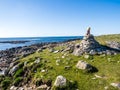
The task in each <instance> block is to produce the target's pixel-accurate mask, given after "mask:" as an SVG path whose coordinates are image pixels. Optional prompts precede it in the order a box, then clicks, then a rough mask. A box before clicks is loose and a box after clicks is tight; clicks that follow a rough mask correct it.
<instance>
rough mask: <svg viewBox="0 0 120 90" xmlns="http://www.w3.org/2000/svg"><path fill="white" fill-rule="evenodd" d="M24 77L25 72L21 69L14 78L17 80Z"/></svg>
mask: <svg viewBox="0 0 120 90" xmlns="http://www.w3.org/2000/svg"><path fill="white" fill-rule="evenodd" d="M23 75H24V71H23V69H22V68H21V69H19V70H18V71H17V72H16V73H15V75H14V78H17V77H20V76H23Z"/></svg>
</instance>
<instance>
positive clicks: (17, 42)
mask: <svg viewBox="0 0 120 90" xmlns="http://www.w3.org/2000/svg"><path fill="white" fill-rule="evenodd" d="M26 42H30V41H0V43H10V44H23V43H26Z"/></svg>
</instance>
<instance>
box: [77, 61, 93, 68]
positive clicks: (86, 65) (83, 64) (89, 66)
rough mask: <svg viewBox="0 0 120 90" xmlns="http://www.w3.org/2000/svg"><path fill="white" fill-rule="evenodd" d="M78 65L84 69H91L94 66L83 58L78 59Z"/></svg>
mask: <svg viewBox="0 0 120 90" xmlns="http://www.w3.org/2000/svg"><path fill="white" fill-rule="evenodd" d="M76 67H77V68H78V69H83V70H85V69H91V68H92V66H91V65H90V64H88V63H86V62H85V61H83V60H80V61H78V63H77V65H76Z"/></svg>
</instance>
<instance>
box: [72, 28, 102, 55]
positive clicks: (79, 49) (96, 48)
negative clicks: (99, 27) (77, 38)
mask: <svg viewBox="0 0 120 90" xmlns="http://www.w3.org/2000/svg"><path fill="white" fill-rule="evenodd" d="M103 49H104V48H103V47H102V46H101V45H100V44H99V43H98V42H97V41H96V40H95V39H94V36H93V35H92V34H90V28H88V30H87V33H86V35H85V36H84V38H83V40H82V41H81V42H80V43H79V44H76V45H75V48H74V51H73V54H74V55H76V56H80V55H82V54H84V53H89V54H97V52H101V51H102V50H103Z"/></svg>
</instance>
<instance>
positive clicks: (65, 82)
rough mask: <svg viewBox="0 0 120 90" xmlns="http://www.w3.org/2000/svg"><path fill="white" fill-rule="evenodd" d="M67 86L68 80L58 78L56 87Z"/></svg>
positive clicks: (61, 77)
mask: <svg viewBox="0 0 120 90" xmlns="http://www.w3.org/2000/svg"><path fill="white" fill-rule="evenodd" d="M66 84H67V80H66V78H65V77H63V76H61V75H60V76H57V78H56V80H55V83H54V86H56V87H64V86H66Z"/></svg>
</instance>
